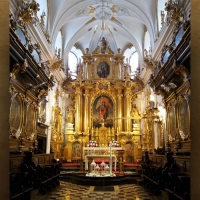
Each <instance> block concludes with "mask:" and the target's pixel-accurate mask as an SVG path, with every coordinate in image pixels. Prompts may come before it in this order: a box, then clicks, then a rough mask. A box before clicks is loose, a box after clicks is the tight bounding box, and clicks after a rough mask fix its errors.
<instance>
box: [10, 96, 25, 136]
mask: <svg viewBox="0 0 200 200" xmlns="http://www.w3.org/2000/svg"><path fill="white" fill-rule="evenodd" d="M22 113H23V101H22V98H21V97H20V95H19V94H18V93H15V94H14V95H13V96H12V97H11V105H10V115H9V125H10V135H11V136H13V137H15V138H19V137H20V135H21V132H22V123H23V114H22Z"/></svg>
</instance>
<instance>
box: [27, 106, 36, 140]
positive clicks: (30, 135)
mask: <svg viewBox="0 0 200 200" xmlns="http://www.w3.org/2000/svg"><path fill="white" fill-rule="evenodd" d="M30 108H31V109H32V110H31V112H30V111H29V110H30ZM29 112H30V113H29ZM29 115H31V116H29ZM29 118H30V120H29ZM30 126H32V127H30ZM29 127H30V130H29ZM25 134H26V139H29V140H33V139H34V138H35V135H36V108H35V106H34V105H33V104H28V105H27V107H26V119H25Z"/></svg>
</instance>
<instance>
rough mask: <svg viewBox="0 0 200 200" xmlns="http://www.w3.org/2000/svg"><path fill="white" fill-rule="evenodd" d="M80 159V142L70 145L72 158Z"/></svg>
mask: <svg viewBox="0 0 200 200" xmlns="http://www.w3.org/2000/svg"><path fill="white" fill-rule="evenodd" d="M80 157H81V144H80V142H74V143H73V144H72V158H80Z"/></svg>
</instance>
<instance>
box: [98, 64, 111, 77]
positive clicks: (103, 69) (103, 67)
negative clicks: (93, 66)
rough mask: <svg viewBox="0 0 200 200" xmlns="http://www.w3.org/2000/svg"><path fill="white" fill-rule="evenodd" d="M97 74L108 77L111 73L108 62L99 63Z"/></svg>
mask: <svg viewBox="0 0 200 200" xmlns="http://www.w3.org/2000/svg"><path fill="white" fill-rule="evenodd" d="M97 74H98V75H99V77H100V78H106V77H107V76H108V75H109V74H110V66H109V65H108V64H107V63H106V62H100V63H99V64H98V65H97Z"/></svg>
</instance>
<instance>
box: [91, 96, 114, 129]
mask: <svg viewBox="0 0 200 200" xmlns="http://www.w3.org/2000/svg"><path fill="white" fill-rule="evenodd" d="M113 109H114V106H113V101H112V100H111V98H110V97H108V96H98V97H97V98H96V99H95V101H94V104H93V127H94V128H97V127H101V126H102V123H104V126H105V127H107V128H108V127H110V128H112V127H113V118H114V110H113Z"/></svg>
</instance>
